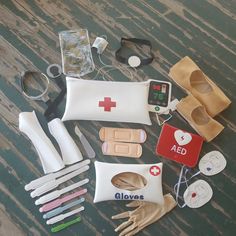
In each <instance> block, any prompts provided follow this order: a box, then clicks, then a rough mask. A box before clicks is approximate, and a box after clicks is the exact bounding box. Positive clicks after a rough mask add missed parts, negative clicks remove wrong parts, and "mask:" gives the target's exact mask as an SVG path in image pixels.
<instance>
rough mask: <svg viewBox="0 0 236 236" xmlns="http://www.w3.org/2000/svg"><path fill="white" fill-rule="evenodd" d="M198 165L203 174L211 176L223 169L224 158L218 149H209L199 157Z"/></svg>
mask: <svg viewBox="0 0 236 236" xmlns="http://www.w3.org/2000/svg"><path fill="white" fill-rule="evenodd" d="M198 167H199V170H200V171H201V173H203V174H204V175H207V176H212V175H216V174H218V173H220V172H221V171H222V170H224V168H225V167H226V160H225V158H224V156H223V155H222V153H220V152H219V151H211V152H208V153H207V154H206V155H204V156H203V157H202V158H201V160H200V161H199V164H198Z"/></svg>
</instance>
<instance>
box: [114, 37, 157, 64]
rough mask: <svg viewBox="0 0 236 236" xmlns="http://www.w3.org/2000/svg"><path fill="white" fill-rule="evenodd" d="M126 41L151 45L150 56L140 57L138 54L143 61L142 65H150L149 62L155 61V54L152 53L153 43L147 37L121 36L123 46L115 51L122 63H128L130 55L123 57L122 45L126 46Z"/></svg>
mask: <svg viewBox="0 0 236 236" xmlns="http://www.w3.org/2000/svg"><path fill="white" fill-rule="evenodd" d="M126 42H132V43H134V44H138V45H146V46H148V47H149V49H150V51H149V54H150V57H148V58H140V56H138V55H137V56H138V57H139V58H140V61H141V64H140V66H142V65H148V64H150V63H151V62H152V61H153V59H154V54H153V53H152V44H151V42H150V41H149V40H146V39H138V38H121V47H120V48H119V49H118V50H117V51H116V53H115V56H116V59H117V61H119V62H121V63H124V64H128V59H129V57H128V58H126V57H123V56H122V55H121V50H122V47H124V46H125V44H126ZM130 56H133V55H130Z"/></svg>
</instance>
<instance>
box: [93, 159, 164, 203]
mask: <svg viewBox="0 0 236 236" xmlns="http://www.w3.org/2000/svg"><path fill="white" fill-rule="evenodd" d="M94 165H95V170H96V190H95V196H94V203H96V202H101V201H107V200H141V201H147V202H154V203H158V204H163V202H164V199H163V193H162V163H155V164H111V163H103V162H98V161H95V163H94ZM121 175H122V177H124V178H123V179H122V178H121V179H120V180H119V176H121ZM134 176H137V178H135V177H134ZM116 179H117V181H116ZM113 180H115V181H113ZM140 180H142V181H140ZM114 182H116V183H117V185H116V186H115V184H114ZM141 182H142V183H141ZM130 184H132V185H133V186H132V187H133V188H132V190H128V189H130V187H129V186H128V185H130ZM141 185H143V186H142V187H141V188H138V186H141ZM136 186H137V187H136Z"/></svg>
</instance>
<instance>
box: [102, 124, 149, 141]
mask: <svg viewBox="0 0 236 236" xmlns="http://www.w3.org/2000/svg"><path fill="white" fill-rule="evenodd" d="M99 137H100V139H101V140H102V141H115V142H128V143H129V142H130V143H144V142H145V140H146V138H147V134H146V132H145V130H143V129H126V128H112V127H102V128H101V129H100V131H99Z"/></svg>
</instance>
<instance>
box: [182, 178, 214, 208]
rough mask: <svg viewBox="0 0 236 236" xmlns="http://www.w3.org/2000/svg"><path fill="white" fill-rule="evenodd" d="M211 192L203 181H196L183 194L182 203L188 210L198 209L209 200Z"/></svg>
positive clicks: (209, 187)
mask: <svg viewBox="0 0 236 236" xmlns="http://www.w3.org/2000/svg"><path fill="white" fill-rule="evenodd" d="M212 196H213V191H212V188H211V186H210V185H209V184H208V183H207V182H206V181H204V180H201V179H200V180H197V181H195V182H194V183H192V184H191V185H189V186H188V188H187V189H186V190H185V192H184V202H185V204H186V205H187V206H188V207H190V208H199V207H201V206H203V205H205V204H206V203H207V202H209V201H210V200H211V198H212Z"/></svg>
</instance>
